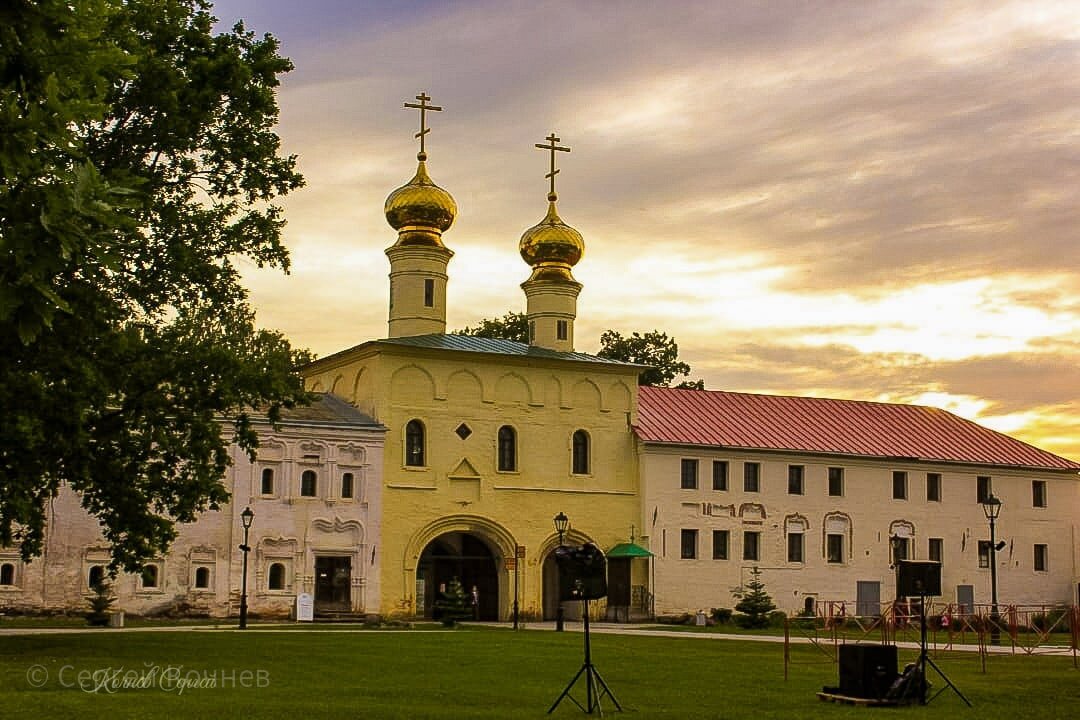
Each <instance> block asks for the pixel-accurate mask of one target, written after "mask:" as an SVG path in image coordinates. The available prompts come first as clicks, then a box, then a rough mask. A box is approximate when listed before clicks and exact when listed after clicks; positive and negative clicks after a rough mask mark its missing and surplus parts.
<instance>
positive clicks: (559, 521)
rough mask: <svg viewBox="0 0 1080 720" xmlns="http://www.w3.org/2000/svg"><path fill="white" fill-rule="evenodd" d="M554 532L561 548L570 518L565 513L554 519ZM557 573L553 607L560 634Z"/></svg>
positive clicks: (559, 591) (560, 621) (560, 591)
mask: <svg viewBox="0 0 1080 720" xmlns="http://www.w3.org/2000/svg"><path fill="white" fill-rule="evenodd" d="M554 522H555V532H557V533H559V547H562V544H563V537H565V535H566V530H567V528H569V527H570V518H568V517H566V513H564V512H560V513H559V514H558V515H556V516H555V517H554ZM558 578H559V576H558V573H556V575H555V593H556V597H555V599H556V601H557V603H558V604H557V605H556V606H555V631H556V632H562V631H563V630H564V629H565V625H564V623H565V621H566V617H565V616H564V615H563V604H562V588H561V587H560V586H559V579H558Z"/></svg>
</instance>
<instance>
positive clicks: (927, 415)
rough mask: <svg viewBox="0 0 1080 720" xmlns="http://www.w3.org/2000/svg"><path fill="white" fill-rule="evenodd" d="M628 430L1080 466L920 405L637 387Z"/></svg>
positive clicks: (702, 439) (770, 446) (643, 434)
mask: <svg viewBox="0 0 1080 720" xmlns="http://www.w3.org/2000/svg"><path fill="white" fill-rule="evenodd" d="M634 431H635V432H636V433H637V436H638V437H639V438H640V439H641V440H643V441H645V442H655V443H673V444H679V445H710V446H719V447H730V448H747V449H756V450H785V451H795V452H806V453H824V454H835V455H857V456H866V457H878V458H904V459H912V460H924V461H938V462H949V463H971V464H976V465H1004V466H1012V467H1024V468H1036V469H1045V470H1080V463H1076V462H1073V461H1071V460H1066V459H1065V458H1062V457H1058V456H1057V455H1054V454H1053V453H1049V452H1046V451H1045V450H1040V449H1039V448H1037V447H1033V446H1031V445H1028V444H1027V443H1025V442H1021V441H1020V440H1016V439H1015V438H1011V437H1009V436H1008V435H1003V434H1001V433H999V432H996V431H994V430H990V429H988V428H984V427H982V426H981V425H977V424H976V423H973V422H971V421H970V420H965V419H963V418H961V417H958V416H956V415H953V414H952V413H950V412H947V411H945V410H942V409H940V408H934V407H925V406H920V405H894V404H890V403H878V402H863V401H858V400H829V399H825V398H812V397H785V396H778V395H752V394H749V393H736V392H723V391H716V390H676V389H674V388H658V387H641V388H639V405H638V422H637V426H636V427H635V428H634Z"/></svg>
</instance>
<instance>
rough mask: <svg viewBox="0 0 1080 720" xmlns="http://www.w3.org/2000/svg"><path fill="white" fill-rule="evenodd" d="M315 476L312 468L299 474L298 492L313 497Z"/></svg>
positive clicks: (315, 483)
mask: <svg viewBox="0 0 1080 720" xmlns="http://www.w3.org/2000/svg"><path fill="white" fill-rule="evenodd" d="M317 484H318V483H317V478H316V475H315V471H314V470H305V471H304V474H303V475H301V476H300V494H301V495H303V496H304V497H315V489H316V485H317Z"/></svg>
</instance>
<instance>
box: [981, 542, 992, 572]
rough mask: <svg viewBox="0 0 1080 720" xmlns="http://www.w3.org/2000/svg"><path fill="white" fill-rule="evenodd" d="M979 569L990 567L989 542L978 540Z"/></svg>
mask: <svg viewBox="0 0 1080 720" xmlns="http://www.w3.org/2000/svg"><path fill="white" fill-rule="evenodd" d="M979 567H981V568H988V567H990V541H989V540H980V541H979Z"/></svg>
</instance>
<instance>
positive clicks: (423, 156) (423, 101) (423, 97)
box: [405, 92, 442, 160]
mask: <svg viewBox="0 0 1080 720" xmlns="http://www.w3.org/2000/svg"><path fill="white" fill-rule="evenodd" d="M416 99H417V100H419V101H420V102H419V103H405V107H407V108H412V109H415V110H419V111H420V132H418V133H416V135H414V136H413V137H418V138H420V152H419V153H417V155H416V158H417V160H427V152H425V151H424V136H425V135H427V134H428V133H429V132H431V128H429V127H428V126H427V111H428V110H432V111H434V112H442V107H440V106H438V105H428V104H427V102H428V100H430V99H431V98H430V97H429V96H428V94H427V93H426V92H421V93H420V94H419V95H417V96H416Z"/></svg>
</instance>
